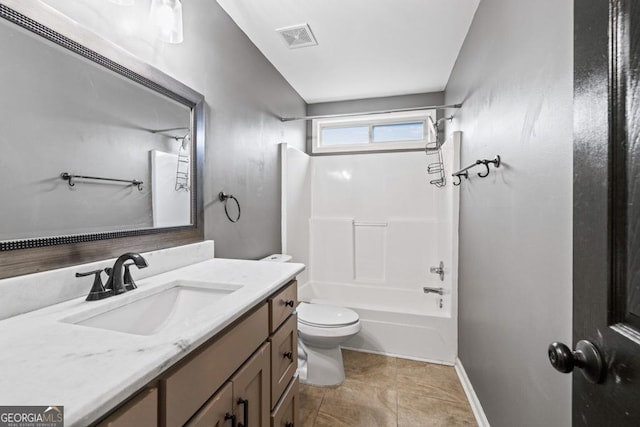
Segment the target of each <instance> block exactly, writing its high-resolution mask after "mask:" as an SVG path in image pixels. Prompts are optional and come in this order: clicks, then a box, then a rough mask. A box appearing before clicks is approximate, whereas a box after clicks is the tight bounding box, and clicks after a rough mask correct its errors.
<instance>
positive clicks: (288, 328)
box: [269, 314, 298, 409]
mask: <svg viewBox="0 0 640 427" xmlns="http://www.w3.org/2000/svg"><path fill="white" fill-rule="evenodd" d="M269 342H270V343H271V390H270V391H271V408H272V409H273V408H275V406H276V404H277V403H278V400H279V399H280V396H282V393H283V392H284V391H285V389H286V388H287V386H288V385H289V382H290V381H291V379H292V378H293V375H294V374H295V373H296V370H297V369H298V316H297V315H296V314H292V315H291V316H289V318H288V320H286V321H285V322H284V324H283V325H282V326H281V327H280V328H279V329H278V330H277V331H276V332H275V333H274V334H272V335H271V336H270V337H269Z"/></svg>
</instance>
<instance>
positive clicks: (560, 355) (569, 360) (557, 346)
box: [547, 340, 604, 384]
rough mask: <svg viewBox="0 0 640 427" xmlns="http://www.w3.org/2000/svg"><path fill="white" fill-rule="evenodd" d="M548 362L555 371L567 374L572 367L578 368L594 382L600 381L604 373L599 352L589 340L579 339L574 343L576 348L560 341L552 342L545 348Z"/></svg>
mask: <svg viewBox="0 0 640 427" xmlns="http://www.w3.org/2000/svg"><path fill="white" fill-rule="evenodd" d="M547 351H548V354H549V362H551V366H553V367H554V368H555V369H556V370H557V371H559V372H562V373H564V374H568V373H569V372H572V371H573V368H580V369H581V370H582V375H584V377H585V378H586V379H587V380H588V381H589V382H592V383H594V384H597V383H599V382H601V381H602V379H603V376H604V375H603V374H604V364H603V362H602V356H600V352H599V351H598V349H597V348H596V346H595V345H593V344H592V343H591V342H589V341H586V340H580V341H578V343H577V344H576V349H575V350H573V351H572V350H571V349H570V348H569V347H567V346H566V345H564V344H563V343H560V342H557V341H556V342H552V343H551V344H550V345H549V349H548V350H547Z"/></svg>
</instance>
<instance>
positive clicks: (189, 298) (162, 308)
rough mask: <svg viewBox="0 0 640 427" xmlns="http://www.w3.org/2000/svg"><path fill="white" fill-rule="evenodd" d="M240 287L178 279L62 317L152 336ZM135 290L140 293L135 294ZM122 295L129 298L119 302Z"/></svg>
mask: <svg viewBox="0 0 640 427" xmlns="http://www.w3.org/2000/svg"><path fill="white" fill-rule="evenodd" d="M240 288H242V286H240V285H229V284H220V283H210V282H197V281H185V280H179V281H175V282H170V283H167V284H165V285H162V286H159V287H157V288H154V289H151V290H149V291H148V292H146V293H143V292H144V291H141V290H140V289H137V290H135V291H130V292H131V294H129V293H127V294H124V295H118V296H115V297H110V298H109V300H110V302H111V304H109V305H108V306H105V307H101V309H97V310H89V311H86V312H83V313H80V314H78V315H74V316H71V317H68V318H66V319H62V322H65V323H72V324H75V325H82V326H90V327H93V328H100V329H109V330H112V331H119V332H125V333H128V334H135V335H153V334H156V333H158V332H161V331H162V330H164V329H166V328H168V327H170V326H173V325H175V324H177V323H180V322H184V321H186V320H188V319H189V318H190V317H192V316H193V315H194V313H196V312H198V311H199V310H202V309H205V308H207V307H211V308H212V309H214V308H215V303H217V302H219V301H220V300H222V299H223V298H225V297H226V296H228V295H230V294H232V293H233V292H235V291H237V290H238V289H240ZM136 292H138V293H139V294H138V295H135V293H136ZM125 295H126V296H127V297H129V298H127V299H126V300H121V301H120V302H121V304H118V301H117V300H118V298H123V296H125ZM134 297H136V298H135V299H134ZM212 314H215V312H212Z"/></svg>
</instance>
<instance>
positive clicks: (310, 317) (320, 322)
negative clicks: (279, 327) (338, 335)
mask: <svg viewBox="0 0 640 427" xmlns="http://www.w3.org/2000/svg"><path fill="white" fill-rule="evenodd" d="M296 311H297V312H298V321H299V322H302V323H306V324H307V325H312V326H325V327H335V326H346V325H352V324H354V323H356V322H358V320H359V317H358V313H356V312H355V311H353V310H349V309H348V308H345V307H340V306H337V305H329V304H309V303H306V302H302V303H300V304H299V305H298V308H297V309H296Z"/></svg>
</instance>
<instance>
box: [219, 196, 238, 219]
mask: <svg viewBox="0 0 640 427" xmlns="http://www.w3.org/2000/svg"><path fill="white" fill-rule="evenodd" d="M229 199H233V200H234V201H235V202H236V205H237V206H238V217H237V218H236V219H235V220H234V219H233V218H231V216H230V215H229V211H228V210H227V201H229ZM218 200H220V201H221V202H224V213H225V214H226V215H227V218H228V219H229V221H231V222H238V220H240V213H241V212H240V202H239V201H238V199H236V198H235V197H234V196H233V195H232V194H224V191H221V192H220V193H218Z"/></svg>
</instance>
